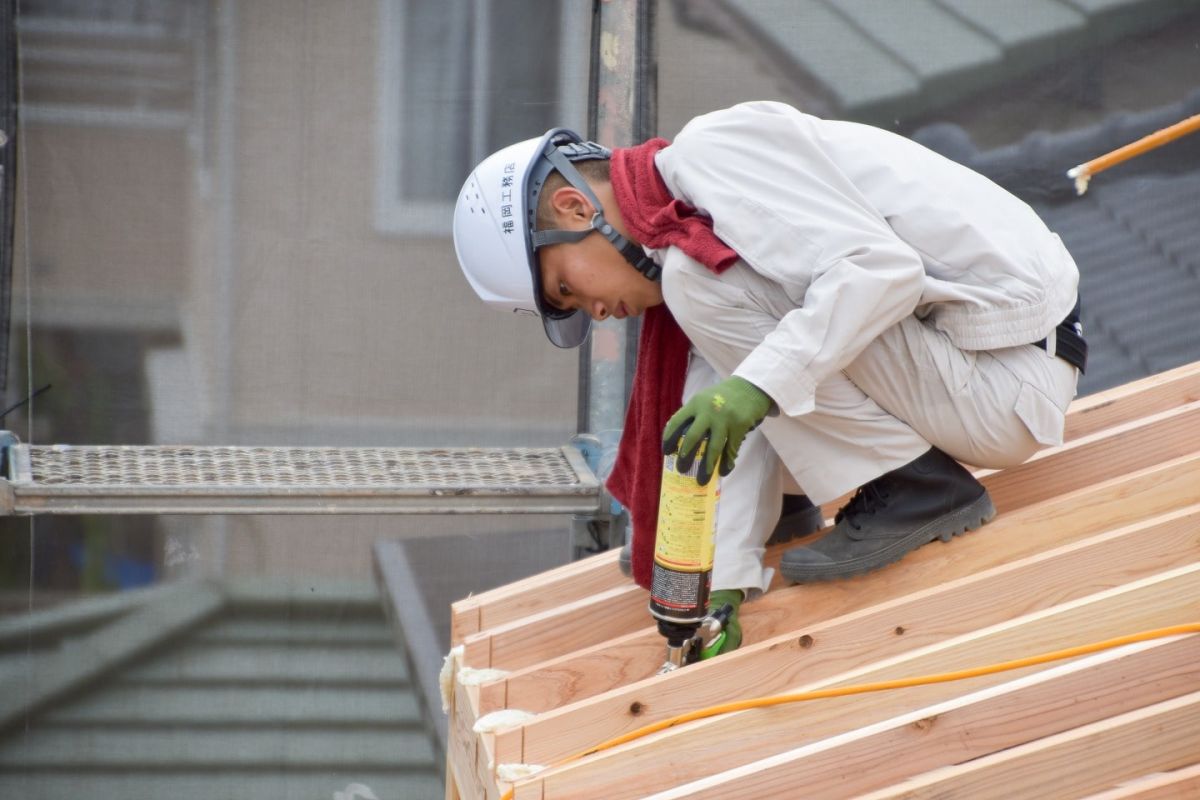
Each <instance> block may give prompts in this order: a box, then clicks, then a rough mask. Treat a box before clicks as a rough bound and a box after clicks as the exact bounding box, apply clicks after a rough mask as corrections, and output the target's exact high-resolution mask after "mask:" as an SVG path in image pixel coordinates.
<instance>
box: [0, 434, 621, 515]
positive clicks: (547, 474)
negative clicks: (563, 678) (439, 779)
mask: <svg viewBox="0 0 1200 800" xmlns="http://www.w3.org/2000/svg"><path fill="white" fill-rule="evenodd" d="M7 458H8V476H7V477H8V480H7V481H5V482H3V487H2V488H3V493H4V496H3V497H2V498H0V502H2V503H3V510H4V512H5V513H7V514H18V515H29V514H55V513H57V514H85V513H103V514H286V513H296V514H433V513H437V514H446V513H451V514H453V513H460V514H484V513H524V514H528V513H544V514H553V513H566V514H570V513H595V512H596V511H597V510H598V509H599V506H600V483H599V481H598V480H597V479H596V476H595V475H594V474H592V471H591V470H590V469H589V468H588V465H587V463H586V462H585V461H584V459H583V457H582V456H581V455H580V454H579V452H578V451H577V450H576V449H575V448H573V447H557V448H508V449H504V448H441V449H437V448H404V447H180V446H134V447H113V446H79V447H77V446H71V445H24V444H16V445H13V446H11V447H9V448H8V449H7Z"/></svg>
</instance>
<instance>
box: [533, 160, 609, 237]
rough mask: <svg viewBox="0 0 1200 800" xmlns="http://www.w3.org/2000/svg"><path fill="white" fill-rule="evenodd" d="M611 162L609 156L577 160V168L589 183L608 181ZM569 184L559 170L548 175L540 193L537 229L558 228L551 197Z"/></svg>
mask: <svg viewBox="0 0 1200 800" xmlns="http://www.w3.org/2000/svg"><path fill="white" fill-rule="evenodd" d="M610 166H611V162H610V161H609V160H608V159H607V158H594V159H591V160H588V161H577V162H575V169H577V170H579V174H580V175H582V176H583V179H584V180H586V181H587V182H588V183H607V182H608V181H609V180H611V175H612V173H611V172H610V169H609V168H610ZM566 185H567V179H566V178H564V177H563V176H562V173H560V172H559V171H558V170H554V171H553V172H551V173H550V174H549V175H547V176H546V183H545V184H544V185H543V186H542V192H541V194H540V195H538V207H537V229H538V230H539V231H551V230H555V229H557V228H558V225H557V223H556V222H555V221H554V210H553V209H552V208H551V207H550V198H551V196H553V194H554V193H555V192H557V191H558V190H559V189H561V188H562V187H564V186H566Z"/></svg>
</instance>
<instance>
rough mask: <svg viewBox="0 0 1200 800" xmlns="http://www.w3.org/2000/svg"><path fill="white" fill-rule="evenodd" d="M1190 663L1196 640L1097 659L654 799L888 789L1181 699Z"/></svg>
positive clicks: (1192, 672) (1198, 673)
mask: <svg viewBox="0 0 1200 800" xmlns="http://www.w3.org/2000/svg"><path fill="white" fill-rule="evenodd" d="M1197 656H1200V637H1197V636H1196V635H1190V636H1184V637H1180V638H1176V639H1173V640H1170V641H1159V642H1146V643H1142V644H1139V645H1135V646H1133V647H1132V648H1122V649H1120V650H1118V651H1114V652H1108V653H1100V654H1097V655H1095V656H1092V657H1090V658H1086V659H1083V660H1081V661H1078V662H1075V663H1071V664H1066V665H1063V666H1060V667H1057V668H1052V669H1048V670H1043V671H1041V672H1039V673H1036V674H1033V675H1029V676H1026V677H1024V678H1020V679H1017V680H1015V681H1009V682H1007V683H1002V684H1000V685H998V686H995V687H991V688H988V689H984V690H980V691H977V692H973V693H971V694H967V695H965V696H959V697H955V698H953V699H951V700H948V701H946V702H943V703H939V704H937V705H933V706H929V707H926V708H921V709H917V710H916V711H913V712H911V713H908V714H903V715H900V716H898V717H894V718H892V719H889V720H887V721H885V722H882V723H880V724H877V725H872V726H869V727H866V728H859V729H857V730H854V731H850V732H848V733H845V734H842V735H839V736H834V737H831V738H829V739H825V740H823V741H818V742H815V743H813V744H810V745H807V746H804V747H801V748H797V749H795V750H792V751H790V752H786V753H782V754H780V755H777V756H774V757H771V758H764V759H760V760H758V761H754V762H751V763H748V764H745V765H743V766H741V767H738V768H735V769H731V770H727V771H725V772H722V773H719V774H717V775H714V776H710V777H707V778H702V779H700V780H697V781H693V782H692V783H689V784H683V785H678V786H675V787H673V788H671V789H669V790H667V791H664V792H662V793H660V794H658V795H655V797H656V798H658V800H672V799H673V798H684V797H687V798H697V800H703V799H704V798H708V800H716V799H717V798H734V797H738V798H741V797H786V796H788V795H789V794H790V792H791V791H793V790H794V789H795V788H796V787H800V786H802V787H804V794H805V795H808V796H812V797H848V796H851V795H859V794H862V793H865V792H869V791H872V790H876V789H880V788H886V787H888V786H891V785H892V784H894V783H896V782H897V781H900V780H903V779H906V778H910V777H913V776H915V775H919V774H921V773H924V772H927V771H931V770H934V769H938V768H941V767H947V766H953V765H955V764H959V763H963V762H966V761H969V760H971V759H976V758H981V757H984V756H987V755H989V754H991V753H995V752H997V751H1000V750H1004V749H1006V748H1011V747H1016V746H1018V745H1023V744H1026V743H1028V742H1031V741H1034V740H1036V739H1041V738H1044V737H1048V736H1052V735H1054V734H1058V733H1062V732H1064V731H1070V730H1072V729H1075V728H1078V727H1080V726H1082V725H1087V724H1091V723H1095V722H1098V721H1101V720H1105V719H1107V718H1108V717H1111V716H1114V715H1117V714H1124V713H1128V712H1131V711H1136V710H1139V709H1141V708H1143V707H1146V706H1150V705H1154V704H1156V703H1161V702H1164V701H1167V700H1171V699H1173V698H1176V697H1179V696H1182V695H1186V694H1188V693H1189V692H1191V691H1194V690H1195V687H1196V685H1197V684H1196V682H1197V678H1200V664H1197V663H1196V658H1197ZM1053 785H1058V784H1053ZM1044 789H1045V786H1043V791H1044ZM1008 796H1009V797H1013V796H1014V795H1012V794H1010V795H1008ZM1015 796H1022V795H1015ZM1028 796H1033V795H1028Z"/></svg>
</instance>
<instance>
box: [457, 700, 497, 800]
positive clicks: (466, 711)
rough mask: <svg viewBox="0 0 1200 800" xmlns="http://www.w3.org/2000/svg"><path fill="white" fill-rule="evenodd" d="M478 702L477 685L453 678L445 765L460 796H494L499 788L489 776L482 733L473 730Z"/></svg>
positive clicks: (476, 799)
mask: <svg viewBox="0 0 1200 800" xmlns="http://www.w3.org/2000/svg"><path fill="white" fill-rule="evenodd" d="M478 703H479V689H478V687H476V686H468V685H465V684H463V683H461V682H460V681H458V680H455V681H454V685H453V697H452V698H451V701H450V725H449V728H450V730H449V742H448V745H447V748H446V759H447V762H448V764H447V768H448V771H449V772H450V773H451V774H453V776H454V784H455V788H456V790H457V791H458V793H459V795H460V796H461V797H462V798H463V800H496V799H497V798H499V796H500V792H499V791H498V789H497V786H496V783H495V780H494V779H493V778H492V774H493V770H492V766H491V764H490V763H489V762H490V760H491V758H490V754H489V753H487V752H486V751H485V747H484V741H483V737H482V736H481V735H479V734H477V733H475V731H474V727H475V722H476V720H478V719H479V715H478V713H477V711H476V710H477V708H478Z"/></svg>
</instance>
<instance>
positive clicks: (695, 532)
mask: <svg viewBox="0 0 1200 800" xmlns="http://www.w3.org/2000/svg"><path fill="white" fill-rule="evenodd" d="M706 444H707V442H705V443H701V445H700V450H699V452H698V453H696V458H695V460H694V461H693V462H692V468H691V469H690V470H688V471H687V472H682V473H681V472H679V471H678V469H677V467H676V458H677V457H676V456H675V455H669V456H667V457H666V458H665V459H664V461H663V472H662V492H661V493H660V495H659V503H658V535H657V537H656V540H655V545H654V560H655V561H656V562H658V563H659V564H660V565H661V566H663V567H666V568H667V569H672V570H675V571H676V572H708V571H709V570H711V569H712V566H713V550H714V548H715V538H716V530H717V501H718V499H719V498H720V496H721V491H720V488H719V486H718V484H719V481H718V480H717V476H716V475H714V476H713V477H712V479H711V480H710V481H709V482H708V485H707V486H701V485H700V484H699V483H698V482H697V481H696V471H697V469H698V468H699V466H700V464H701V463H703V461H704V447H705V445H706Z"/></svg>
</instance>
